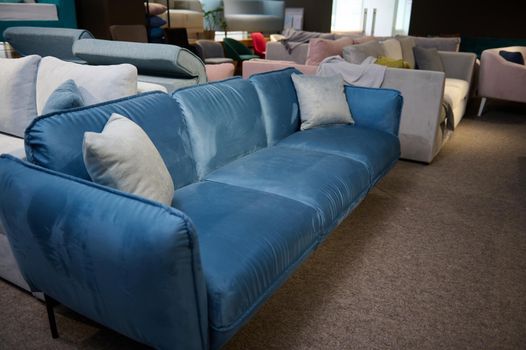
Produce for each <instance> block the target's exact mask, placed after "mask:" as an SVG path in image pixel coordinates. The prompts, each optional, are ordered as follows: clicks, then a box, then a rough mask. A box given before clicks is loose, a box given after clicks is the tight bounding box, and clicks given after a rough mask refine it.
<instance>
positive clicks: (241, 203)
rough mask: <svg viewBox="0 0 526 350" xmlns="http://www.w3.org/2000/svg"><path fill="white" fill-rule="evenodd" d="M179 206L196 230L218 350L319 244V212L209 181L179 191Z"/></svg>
mask: <svg viewBox="0 0 526 350" xmlns="http://www.w3.org/2000/svg"><path fill="white" fill-rule="evenodd" d="M173 206H174V207H175V208H177V209H179V210H181V211H183V212H184V213H185V214H187V215H188V216H189V217H190V218H191V220H192V222H193V224H194V225H195V227H196V231H197V235H198V240H199V247H200V251H201V261H202V266H203V271H204V275H205V279H206V285H207V290H208V305H209V306H208V317H209V320H210V325H211V329H212V331H213V336H212V348H217V347H218V345H219V346H220V344H221V343H223V342H224V341H226V340H227V339H228V338H229V337H230V336H231V335H233V334H234V333H235V331H236V330H237V329H238V328H239V327H240V326H241V325H242V324H243V323H244V321H246V320H247V319H248V317H249V316H250V315H251V314H252V313H253V312H254V311H256V310H257V307H258V306H259V305H261V304H262V303H263V302H264V301H265V300H266V299H267V298H268V297H269V296H270V295H271V294H272V292H273V291H274V290H275V289H276V288H278V287H279V286H280V285H281V283H282V282H284V281H285V280H286V278H287V277H288V276H289V274H290V273H291V272H292V271H293V270H294V268H295V267H296V266H297V265H298V264H299V263H300V262H301V261H302V260H303V258H304V257H306V256H308V253H309V252H311V251H312V250H313V249H314V248H315V247H316V245H317V243H318V233H319V230H320V224H319V222H318V221H317V215H316V211H315V210H314V209H312V208H311V207H309V206H306V205H304V204H302V203H299V202H297V201H294V200H290V199H287V198H284V197H280V196H276V195H273V194H270V193H264V192H261V191H255V190H250V189H246V188H242V187H237V186H230V185H226V184H221V183H214V182H208V181H204V182H199V183H195V184H192V185H189V186H186V187H183V188H181V189H179V190H177V191H176V192H175V195H174V200H173ZM214 334H215V336H214Z"/></svg>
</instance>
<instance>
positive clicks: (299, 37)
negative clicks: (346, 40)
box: [279, 28, 334, 53]
mask: <svg viewBox="0 0 526 350" xmlns="http://www.w3.org/2000/svg"><path fill="white" fill-rule="evenodd" d="M282 34H283V36H285V38H284V39H281V40H280V41H279V42H280V43H282V44H283V45H284V46H285V48H286V49H287V51H288V52H289V53H291V52H292V50H294V49H295V48H296V47H297V46H299V45H301V44H304V43H308V42H309V40H310V39H314V38H325V39H334V35H333V34H329V33H318V32H306V31H303V30H295V29H293V28H287V29H285V30H284V31H283V33H282Z"/></svg>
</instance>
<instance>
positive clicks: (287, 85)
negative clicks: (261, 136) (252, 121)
mask: <svg viewBox="0 0 526 350" xmlns="http://www.w3.org/2000/svg"><path fill="white" fill-rule="evenodd" d="M292 74H301V73H300V72H299V71H298V70H297V69H294V68H287V69H283V70H280V71H274V72H268V73H261V74H255V75H253V76H252V77H251V78H250V79H249V80H250V82H252V84H253V85H254V87H255V88H256V91H257V92H258V95H259V100H260V101H261V109H262V111H263V121H264V124H265V130H266V132H267V143H268V144H269V145H274V144H276V143H278V142H279V141H280V140H282V139H284V138H285V137H287V136H289V135H290V134H292V133H294V132H296V131H298V130H299V128H300V113H299V105H298V96H297V95H296V89H295V88H294V83H293V82H292V79H291V75H292Z"/></svg>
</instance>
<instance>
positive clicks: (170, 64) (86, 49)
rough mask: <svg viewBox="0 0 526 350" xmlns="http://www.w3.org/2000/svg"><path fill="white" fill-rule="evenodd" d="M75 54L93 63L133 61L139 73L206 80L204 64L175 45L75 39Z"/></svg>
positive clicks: (107, 63) (110, 63)
mask: <svg viewBox="0 0 526 350" xmlns="http://www.w3.org/2000/svg"><path fill="white" fill-rule="evenodd" d="M73 53H74V54H75V55H76V56H78V57H79V58H81V59H83V60H85V61H86V62H87V63H88V64H93V65H113V64H121V63H130V64H132V65H134V66H135V67H137V70H138V71H139V74H142V75H154V76H161V77H173V78H186V79H192V78H198V80H199V82H203V83H204V82H206V72H205V66H204V63H203V62H202V61H201V60H200V59H199V58H198V57H197V56H195V55H194V54H193V53H191V52H190V51H188V50H186V49H183V48H180V47H178V46H174V45H164V44H145V43H132V42H124V41H109V40H98V39H85V40H79V41H77V42H75V44H74V45H73Z"/></svg>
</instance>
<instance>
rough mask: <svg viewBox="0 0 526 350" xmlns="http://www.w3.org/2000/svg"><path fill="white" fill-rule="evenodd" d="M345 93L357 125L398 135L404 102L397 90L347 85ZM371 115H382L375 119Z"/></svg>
mask: <svg viewBox="0 0 526 350" xmlns="http://www.w3.org/2000/svg"><path fill="white" fill-rule="evenodd" d="M345 94H346V96H347V103H348V104H349V108H350V109H351V114H352V117H353V119H354V122H355V124H356V125H357V126H361V127H368V128H373V129H377V130H384V131H386V132H389V133H390V134H393V135H395V136H398V131H399V127H400V113H401V111H402V105H403V103H404V100H403V97H402V95H400V92H399V91H397V90H393V89H375V88H368V87H359V86H351V85H347V86H345ZM371 115H381V116H384V117H383V118H380V119H375V118H371Z"/></svg>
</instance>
